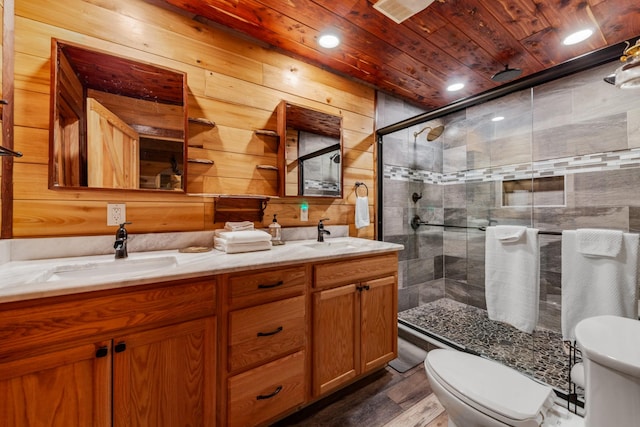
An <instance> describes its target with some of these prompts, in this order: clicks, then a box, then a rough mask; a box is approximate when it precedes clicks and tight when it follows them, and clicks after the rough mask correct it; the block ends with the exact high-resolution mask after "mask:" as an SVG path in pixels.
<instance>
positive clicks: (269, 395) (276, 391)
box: [256, 385, 282, 400]
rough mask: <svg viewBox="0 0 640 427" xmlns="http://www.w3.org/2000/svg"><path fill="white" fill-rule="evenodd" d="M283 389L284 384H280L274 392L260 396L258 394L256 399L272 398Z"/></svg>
mask: <svg viewBox="0 0 640 427" xmlns="http://www.w3.org/2000/svg"><path fill="white" fill-rule="evenodd" d="M281 391H282V386H281V385H279V386H278V387H277V388H276V389H275V390H274V391H273V393H269V394H260V395H258V396H256V400H266V399H271V398H272V397H274V396H275V395H276V394H278V393H280V392H281Z"/></svg>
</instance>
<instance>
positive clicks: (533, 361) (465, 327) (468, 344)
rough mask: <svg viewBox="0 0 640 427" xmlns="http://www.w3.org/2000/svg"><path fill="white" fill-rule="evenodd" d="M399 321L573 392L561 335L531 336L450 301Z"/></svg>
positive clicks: (404, 314)
mask: <svg viewBox="0 0 640 427" xmlns="http://www.w3.org/2000/svg"><path fill="white" fill-rule="evenodd" d="M398 319H401V320H404V321H406V322H408V323H411V324H413V325H415V326H417V327H418V328H420V329H423V330H425V331H428V332H430V333H432V334H435V335H437V336H439V337H441V338H443V339H444V340H445V341H449V342H453V343H454V344H457V345H459V346H462V347H464V348H466V349H468V350H471V351H475V352H477V353H479V354H480V355H482V356H485V357H487V358H489V359H493V360H495V361H497V362H500V363H502V364H504V365H506V366H509V367H511V368H514V369H516V370H518V371H520V372H522V373H524V374H525V375H528V376H530V377H533V378H535V379H537V380H539V381H542V382H544V383H546V384H548V385H550V386H551V387H554V388H556V389H557V390H559V391H561V392H563V393H567V390H568V389H569V380H568V375H569V356H568V355H566V354H565V353H564V350H563V345H562V334H561V333H559V332H554V331H550V330H546V329H536V330H535V331H534V332H533V333H532V334H527V333H524V332H521V331H519V330H518V329H516V328H514V327H512V326H511V325H508V324H506V323H502V322H495V321H492V320H489V317H488V316H487V312H486V310H483V309H480V308H477V307H473V306H470V305H466V304H463V303H460V302H457V301H454V300H451V299H446V298H443V299H439V300H436V301H433V302H430V303H427V304H423V305H421V306H419V307H415V308H412V309H409V310H406V311H402V312H400V313H398Z"/></svg>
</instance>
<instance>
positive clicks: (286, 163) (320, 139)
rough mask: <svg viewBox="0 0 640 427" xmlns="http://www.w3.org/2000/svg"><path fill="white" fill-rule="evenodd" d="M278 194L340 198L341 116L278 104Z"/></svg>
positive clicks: (283, 102) (288, 103)
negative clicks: (279, 183)
mask: <svg viewBox="0 0 640 427" xmlns="http://www.w3.org/2000/svg"><path fill="white" fill-rule="evenodd" d="M278 134H279V135H280V146H279V153H278V171H279V173H280V177H279V178H280V182H281V183H283V184H284V185H283V184H281V185H280V192H281V194H280V195H281V196H305V197H334V198H341V197H342V180H343V178H342V117H341V116H336V115H332V114H328V113H325V112H322V111H317V110H313V109H310V108H307V107H303V106H300V105H295V104H292V103H290V102H286V101H281V102H280V104H279V105H278Z"/></svg>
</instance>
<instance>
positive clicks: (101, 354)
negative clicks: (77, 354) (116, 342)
mask: <svg viewBox="0 0 640 427" xmlns="http://www.w3.org/2000/svg"><path fill="white" fill-rule="evenodd" d="M108 354H109V347H106V346H105V347H100V348H99V349H98V350H96V357H106V356H107V355H108Z"/></svg>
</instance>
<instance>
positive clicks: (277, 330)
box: [258, 326, 283, 337]
mask: <svg viewBox="0 0 640 427" xmlns="http://www.w3.org/2000/svg"><path fill="white" fill-rule="evenodd" d="M282 329H283V328H282V326H278V328H277V329H276V330H275V331H271V332H258V336H259V337H270V336H271V335H275V334H277V333H278V332H282Z"/></svg>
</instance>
